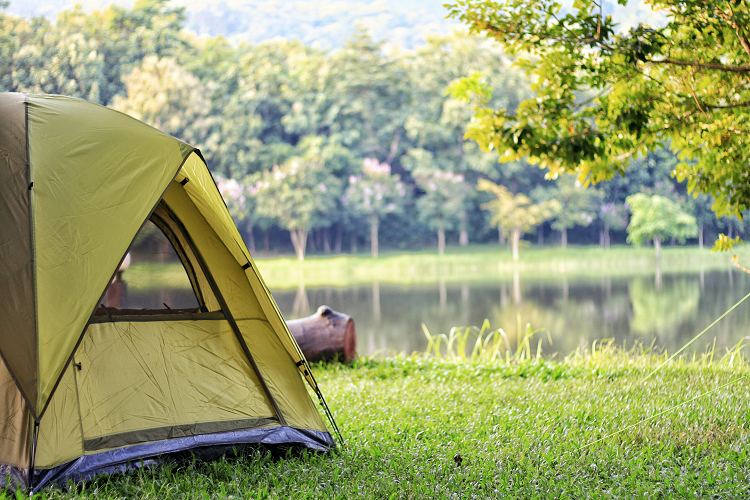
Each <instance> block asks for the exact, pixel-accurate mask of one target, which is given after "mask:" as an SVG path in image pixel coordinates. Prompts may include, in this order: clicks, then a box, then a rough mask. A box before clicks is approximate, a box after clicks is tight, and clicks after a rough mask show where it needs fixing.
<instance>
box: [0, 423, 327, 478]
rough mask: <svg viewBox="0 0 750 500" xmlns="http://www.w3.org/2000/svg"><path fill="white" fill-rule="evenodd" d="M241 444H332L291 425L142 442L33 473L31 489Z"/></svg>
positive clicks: (12, 474)
mask: <svg viewBox="0 0 750 500" xmlns="http://www.w3.org/2000/svg"><path fill="white" fill-rule="evenodd" d="M244 445H262V446H267V447H276V446H283V447H303V448H307V449H310V450H313V451H329V450H331V449H333V448H334V446H335V444H334V441H333V438H332V437H331V434H330V433H328V432H321V431H313V430H307V429H295V428H292V427H266V428H261V429H247V430H241V431H230V432H220V433H215V434H202V435H199V436H190V437H184V438H178V439H172V440H169V441H161V442H156V443H144V444H138V445H134V446H128V447H125V448H118V449H116V450H110V451H105V452H101V453H96V454H93V455H84V456H82V457H80V458H78V459H76V460H73V461H72V462H69V463H67V464H64V465H60V466H58V467H55V468H52V469H48V470H38V471H35V472H34V481H33V486H32V488H31V492H32V493H36V492H38V491H39V490H41V489H42V488H44V487H45V486H51V485H55V486H60V487H62V486H65V485H66V484H67V483H68V482H74V483H78V482H82V481H88V480H90V479H93V478H94V477H96V476H98V475H103V474H104V475H111V474H117V473H121V472H126V471H128V470H135V469H138V468H140V467H143V466H144V465H155V464H160V463H165V462H167V463H174V462H179V461H181V460H186V459H190V458H193V457H195V458H198V459H201V460H204V459H212V458H216V457H219V456H221V455H225V454H232V453H234V452H236V451H241V450H242V449H243V447H244ZM0 473H2V474H3V475H4V477H3V479H2V480H0V482H2V483H5V482H6V481H7V480H8V479H9V480H10V481H8V484H7V486H11V487H12V485H14V484H15V485H16V486H18V485H19V483H20V484H25V482H26V477H28V474H27V471H22V470H20V469H17V468H15V467H12V468H8V467H5V468H3V469H2V470H0Z"/></svg>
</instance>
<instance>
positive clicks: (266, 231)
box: [263, 229, 271, 252]
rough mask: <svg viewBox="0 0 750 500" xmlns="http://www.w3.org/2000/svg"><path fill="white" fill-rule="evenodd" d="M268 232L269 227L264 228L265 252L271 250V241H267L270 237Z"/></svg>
mask: <svg viewBox="0 0 750 500" xmlns="http://www.w3.org/2000/svg"><path fill="white" fill-rule="evenodd" d="M270 232H271V230H270V229H266V230H265V231H263V248H264V249H265V250H266V252H270V251H271V242H270V241H269V240H270V238H269V236H268V233H270Z"/></svg>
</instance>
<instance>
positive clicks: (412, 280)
mask: <svg viewBox="0 0 750 500" xmlns="http://www.w3.org/2000/svg"><path fill="white" fill-rule="evenodd" d="M738 252H739V253H738V255H739V257H740V261H741V262H748V260H750V249H747V248H744V247H739V248H738ZM256 263H257V265H258V269H260V271H261V274H262V275H263V278H264V279H265V281H266V283H267V284H268V286H269V287H270V288H274V289H284V288H296V287H298V286H299V285H300V284H301V283H304V284H305V286H311V287H313V286H334V287H345V286H352V285H358V284H368V283H373V282H380V283H390V284H398V285H416V284H425V283H436V282H438V281H445V282H447V283H457V282H464V283H465V282H479V281H491V280H498V279H508V278H509V277H511V278H512V277H513V275H514V274H519V275H522V276H523V277H524V278H545V279H560V280H562V279H564V278H566V277H603V276H610V277H618V276H633V275H644V276H652V275H654V274H656V273H657V270H658V272H660V273H662V274H677V273H695V272H696V271H700V270H704V271H710V270H716V269H726V268H729V266H731V256H730V255H729V254H727V253H711V252H710V250H709V249H708V248H704V249H703V250H700V249H698V248H697V247H681V246H675V247H664V248H663V249H662V256H661V258H660V259H659V260H658V261H657V260H656V259H655V258H654V249H653V248H635V247H631V246H619V247H613V248H611V249H609V250H607V249H603V248H601V247H598V246H588V247H569V248H568V249H566V250H562V249H561V248H559V247H542V248H539V247H532V248H526V249H523V250H522V251H521V255H520V260H519V261H518V262H514V261H513V258H512V256H511V254H510V252H509V251H507V250H506V249H505V248H500V247H498V246H496V245H481V246H479V245H477V246H470V247H468V248H463V249H462V248H451V249H449V250H448V252H447V253H446V254H445V255H443V256H439V255H437V254H436V253H434V252H416V253H385V254H383V255H382V256H381V257H380V258H378V259H373V258H371V257H370V256H369V255H363V254H359V255H337V256H313V257H309V258H307V259H305V261H304V262H299V261H297V260H296V259H295V258H293V257H275V258H257V259H256Z"/></svg>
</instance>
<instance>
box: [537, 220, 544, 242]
mask: <svg viewBox="0 0 750 500" xmlns="http://www.w3.org/2000/svg"><path fill="white" fill-rule="evenodd" d="M536 231H537V234H536V243H537V245H539V246H542V245H544V224H539V227H537V229H536Z"/></svg>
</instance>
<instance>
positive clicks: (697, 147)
mask: <svg viewBox="0 0 750 500" xmlns="http://www.w3.org/2000/svg"><path fill="white" fill-rule="evenodd" d="M626 2H627V0H618V3H620V4H622V5H625V4H626ZM647 3H649V4H650V5H651V6H652V8H653V9H655V10H657V11H659V12H662V13H664V14H665V15H666V21H665V23H664V24H663V25H645V24H639V25H638V26H636V27H633V28H631V29H629V30H627V31H624V30H619V29H618V26H617V24H616V23H615V20H613V19H612V18H611V16H605V15H603V12H602V1H601V0H598V1H597V0H576V1H575V2H574V3H573V5H572V8H567V7H564V6H563V4H562V3H561V2H558V1H556V0H497V1H495V0H458V1H456V2H453V3H452V4H450V5H449V6H448V7H449V10H450V16H451V17H452V18H455V19H459V20H461V21H462V22H464V23H466V24H467V25H468V26H469V29H470V31H471V32H472V33H477V34H479V33H481V34H485V35H487V36H488V37H491V38H493V39H494V40H496V41H497V42H499V44H500V45H501V46H502V47H503V49H504V50H505V51H507V53H508V54H509V55H511V56H513V57H515V58H516V63H517V65H518V66H520V67H521V68H522V69H523V70H524V71H525V72H526V74H527V75H528V76H529V79H530V81H531V82H532V90H533V92H534V95H533V97H531V98H529V99H526V100H525V101H523V102H522V103H521V104H520V105H519V106H518V107H517V108H516V110H514V111H508V110H506V109H497V108H493V107H491V106H488V105H486V104H485V103H484V102H483V101H485V100H486V99H487V98H488V96H489V95H490V94H491V92H490V90H489V88H488V87H487V86H486V85H485V84H484V83H483V81H482V79H481V77H480V76H479V75H474V76H473V77H470V78H469V79H467V80H464V81H463V82H462V83H460V84H457V85H454V87H453V90H454V93H455V95H457V96H460V97H462V98H464V99H471V98H473V99H475V100H476V102H477V103H478V104H477V107H476V110H475V114H474V120H473V123H472V125H471V127H470V129H469V132H468V136H469V137H471V138H473V139H475V140H476V141H477V142H478V143H479V144H480V145H481V147H482V148H483V149H485V150H496V151H497V152H498V153H499V155H500V158H501V160H503V161H512V160H518V159H521V158H528V159H529V160H530V161H532V162H536V163H538V164H539V165H540V166H541V167H543V168H546V169H548V170H549V175H550V176H551V177H556V176H557V175H558V174H560V173H562V172H566V171H570V172H575V173H576V174H577V175H578V178H579V179H580V180H581V182H585V183H589V182H600V181H603V180H607V179H611V178H612V177H613V176H614V175H615V174H618V173H623V172H624V171H625V170H626V169H627V168H628V165H629V162H630V160H631V159H633V158H634V157H636V156H638V155H644V154H646V152H648V151H653V150H656V149H659V148H660V147H662V146H663V145H665V144H669V145H671V147H672V148H674V149H675V150H676V151H678V152H679V158H680V160H681V161H680V162H679V163H678V164H677V165H676V166H675V168H674V170H673V175H674V176H675V177H676V178H677V179H678V180H683V179H686V180H687V185H688V189H689V190H690V191H691V192H693V193H694V194H698V193H705V194H708V195H710V196H712V197H713V198H714V200H715V201H714V204H713V209H714V210H715V211H716V213H717V214H718V215H719V216H721V215H728V214H734V215H741V213H742V212H743V211H744V210H746V209H747V208H748V207H749V206H750V173H748V158H749V157H750V142H748V141H747V139H746V137H747V136H748V132H750V128H748V118H750V113H749V110H750V85H748V83H749V80H748V75H750V41H749V39H748V36H749V34H750V32H748V28H747V27H748V25H749V23H748V21H750V10H749V9H748V4H747V2H745V1H744V0H740V1H736V2H729V1H722V0H715V1H697V0H649V1H648V2H647Z"/></svg>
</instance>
